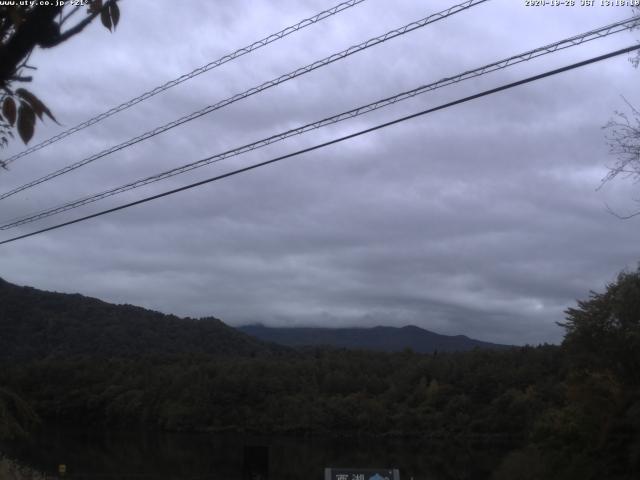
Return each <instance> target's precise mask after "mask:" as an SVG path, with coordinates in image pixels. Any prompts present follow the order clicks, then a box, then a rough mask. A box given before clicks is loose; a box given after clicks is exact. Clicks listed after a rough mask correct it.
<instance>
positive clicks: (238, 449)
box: [2, 429, 504, 480]
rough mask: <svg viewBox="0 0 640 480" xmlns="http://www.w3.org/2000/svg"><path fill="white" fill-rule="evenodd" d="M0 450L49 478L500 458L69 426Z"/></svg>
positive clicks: (403, 443) (486, 464)
mask: <svg viewBox="0 0 640 480" xmlns="http://www.w3.org/2000/svg"><path fill="white" fill-rule="evenodd" d="M2 450H3V451H4V452H5V453H6V454H7V455H9V456H10V457H12V458H14V459H17V460H19V461H20V462H21V463H23V464H25V465H29V466H31V467H33V468H35V469H37V470H40V471H41V472H44V473H46V474H49V475H54V474H55V473H56V472H57V467H58V465H59V464H65V465H66V468H67V474H66V475H65V478H69V479H73V480H80V479H87V480H90V479H95V480H115V479H127V480H133V479H139V480H146V479H158V480H169V479H171V480H196V479H198V480H204V479H207V480H236V479H237V480H241V479H243V468H244V469H246V468H247V462H251V461H254V462H255V457H256V454H257V457H259V462H260V461H263V462H265V461H266V462H268V469H269V479H270V480H289V479H291V480H294V479H295V480H302V479H305V480H306V479H309V480H316V479H317V480H322V479H323V472H324V468H325V467H355V468H392V467H393V468H399V469H400V473H401V477H400V478H401V479H402V480H410V479H411V478H413V479H414V480H427V479H428V480H450V479H484V478H490V472H491V471H492V470H493V469H495V468H496V466H497V465H498V464H499V462H500V460H501V457H503V455H504V454H503V453H501V452H500V449H496V448H494V449H487V448H486V447H482V448H481V447H479V446H477V445H476V446H474V445H473V443H469V442H462V443H461V442H455V441H451V442H442V441H438V442H429V443H425V442H420V441H415V440H411V441H409V440H398V439H385V438H372V439H366V438H360V439H345V438H306V437H291V436H286V437H284V436H283V437H258V436H247V435H238V434H233V435H226V434H225V435H221V434H170V433H163V432H127V433H125V432H98V431H92V430H88V431H87V430H85V431H81V430H69V429H50V430H46V431H43V432H40V433H39V434H38V435H37V436H36V438H35V439H34V440H33V441H31V442H30V443H28V444H16V443H13V444H11V445H3V446H2ZM502 450H503V451H504V449H502ZM260 459H261V460H260ZM266 459H268V460H266ZM263 466H264V465H263ZM254 468H256V467H254Z"/></svg>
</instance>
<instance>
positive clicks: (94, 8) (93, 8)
mask: <svg viewBox="0 0 640 480" xmlns="http://www.w3.org/2000/svg"><path fill="white" fill-rule="evenodd" d="M101 8H102V0H92V1H91V2H89V12H88V13H89V14H92V13H98V12H99V11H100V9H101Z"/></svg>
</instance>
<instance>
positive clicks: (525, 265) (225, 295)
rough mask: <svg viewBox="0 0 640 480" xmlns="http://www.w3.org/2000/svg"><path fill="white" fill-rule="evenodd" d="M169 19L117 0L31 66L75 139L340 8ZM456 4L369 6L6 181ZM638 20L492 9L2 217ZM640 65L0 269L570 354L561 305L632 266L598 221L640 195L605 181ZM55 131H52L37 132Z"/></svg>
mask: <svg viewBox="0 0 640 480" xmlns="http://www.w3.org/2000/svg"><path fill="white" fill-rule="evenodd" d="M165 3H166V5H165ZM175 5H176V4H175V3H174V2H143V1H136V2H126V4H124V3H123V6H122V11H123V16H122V21H121V24H120V25H119V27H118V31H117V32H116V33H115V34H113V35H110V34H109V33H108V32H106V31H105V30H104V29H103V28H101V27H100V26H99V25H94V26H92V27H91V29H90V31H88V32H87V33H86V34H84V33H83V35H82V36H81V37H78V38H77V39H76V40H73V42H69V44H68V45H64V46H61V47H59V48H57V49H54V50H51V51H47V52H43V53H38V54H36V55H35V56H34V60H33V61H34V63H36V64H37V65H38V66H39V71H38V72H37V76H36V81H35V82H34V85H33V89H34V91H37V92H38V93H40V94H41V96H42V97H43V98H45V99H46V101H47V103H48V104H49V106H50V107H51V108H52V110H53V111H54V112H56V114H57V116H58V118H60V119H61V120H62V121H63V122H64V124H65V126H71V125H74V124H75V123H77V122H80V121H82V120H84V119H86V118H87V117H89V116H91V115H94V114H96V113H99V112H101V111H103V110H104V109H106V108H108V107H110V106H113V105H115V104H117V103H119V102H121V101H123V100H126V99H128V98H130V97H131V95H133V94H137V93H141V92H143V91H145V90H147V89H149V88H152V87H154V86H156V85H158V84H160V83H162V82H164V81H167V80H170V79H171V78H175V77H177V76H179V75H181V74H183V73H185V72H187V71H189V70H191V69H193V68H194V67H196V66H199V65H202V64H204V63H207V62H208V61H210V60H212V59H214V58H216V57H218V56H220V55H223V54H225V53H227V52H229V51H231V50H233V49H234V48H237V47H239V46H242V45H245V44H248V43H250V42H252V41H254V40H256V39H257V38H260V37H261V36H264V35H266V34H268V33H271V32H273V31H275V30H277V29H278V28H282V27H284V26H286V25H289V24H292V23H295V22H296V21H297V20H299V19H301V18H303V17H305V16H309V15H311V14H313V13H315V12H317V11H320V10H321V9H323V8H328V7H329V6H331V2H320V1H318V2H304V4H301V3H300V2H293V1H281V2H261V1H255V2H246V3H243V2H233V3H232V2H222V3H219V2H216V3H213V2H188V3H187V2H185V3H184V4H181V7H180V8H179V9H177V8H176V7H175ZM447 6H448V4H447V2H436V6H433V4H432V3H428V4H427V3H426V2H425V3H423V2H400V3H398V2H396V3H394V4H393V5H391V4H390V3H388V2H383V1H380V0H368V1H367V2H365V3H364V4H363V5H362V6H359V7H357V8H354V9H351V10H349V11H347V12H344V13H343V14H341V15H340V16H337V17H335V18H332V19H330V20H328V21H325V22H323V23H322V24H319V25H316V26H314V27H311V28H309V29H306V30H304V31H302V32H300V33H298V34H296V35H294V36H291V37H289V38H287V39H286V40H283V41H282V42H279V43H276V44H274V45H272V46H270V47H267V48H265V49H263V50H261V51H258V52H255V53H253V54H251V55H248V56H246V57H243V58H241V59H239V60H238V61H236V62H232V63H230V64H227V65H225V66H223V67H221V68H219V69H216V70H214V71H213V72H209V73H207V74H205V75H202V76H200V77H197V78H195V79H193V80H191V81H189V82H187V83H185V84H182V85H180V86H179V87H176V88H174V89H171V90H169V91H168V92H165V93H163V94H161V95H159V96H158V97H155V98H154V99H152V100H150V101H148V102H145V103H143V104H140V105H139V106H138V107H136V108H134V109H131V110H128V111H126V112H123V113H121V114H119V115H117V116H114V117H112V118H110V119H108V120H106V121H105V122H103V123H101V124H100V125H99V126H95V127H92V128H90V129H87V130H85V131H83V132H82V133H81V134H78V135H74V136H72V137H69V138H68V139H66V140H64V141H62V142H59V143H57V144H56V145H54V146H51V147H50V148H47V149H43V150H41V151H39V152H37V153H35V154H33V155H31V156H30V157H27V158H25V159H22V160H21V161H18V162H15V164H14V165H13V166H12V169H11V171H10V172H8V173H5V174H3V175H2V177H1V178H0V183H1V184H2V187H3V190H6V189H8V188H10V187H12V186H15V185H20V184H21V183H24V182H25V181H28V180H30V179H32V178H34V177H35V176H40V175H43V174H45V173H48V172H49V171H51V170H53V169H55V168H60V167H61V166H64V165H66V164H68V163H70V162H73V161H77V160H79V159H81V158H83V157H85V156H87V155H90V154H91V153H93V152H95V151H98V150H101V149H104V148H107V147H109V146H111V145H113V144H116V143H119V142H122V141H124V140H127V139H129V138H130V137H132V136H135V135H138V134H140V133H143V132H145V131H146V130H148V129H151V128H154V127H156V126H158V125H161V124H163V123H166V122H168V121H171V120H173V119H175V118H177V117H179V116H181V115H184V114H187V113H190V112H191V111H194V110H197V109H199V108H202V107H203V106H205V105H208V104H213V103H215V102H217V101H219V100H221V99H224V98H226V97H228V96H230V95H233V94H235V93H238V92H241V91H243V90H244V89H246V88H249V87H252V86H255V85H257V84H259V83H261V82H263V81H266V80H269V79H271V78H274V77H276V76H278V75H280V74H283V73H286V72H288V71H291V70H293V69H295V68H297V67H299V66H301V65H303V64H305V63H309V62H311V61H312V60H315V59H318V58H322V57H324V56H326V55H329V54H331V53H333V52H335V51H338V50H341V49H344V48H346V47H348V46H350V45H354V44H357V43H359V42H361V41H363V40H365V39H367V38H369V37H371V36H374V35H377V34H380V33H382V32H384V31H386V30H389V29H390V28H394V27H397V26H400V25H402V24H404V23H408V22H410V21H412V20H416V19H418V18H421V17H424V16H426V15H427V14H429V13H432V12H433V11H435V10H437V9H443V8H445V7H447ZM628 15H630V11H627V10H626V9H602V8H598V7H596V8H594V9H585V8H575V9H553V8H551V7H550V8H546V9H541V8H539V9H527V8H525V7H524V6H522V5H521V4H520V2H511V1H500V0H495V1H493V2H488V3H487V4H486V5H483V6H480V7H477V8H474V9H472V10H471V11H469V12H465V13H461V14H459V15H457V16H455V17H454V18H451V19H450V20H447V21H444V22H439V23H437V24H434V25H432V26H430V27H427V28H424V29H421V30H419V31H417V32H413V33H411V34H409V35H407V36H405V37H403V38H399V39H396V40H393V41H390V42H387V43H386V44H384V45H380V46H378V47H376V48H373V49H370V50H368V51H366V52H362V53H360V54H358V55H354V56H353V57H351V58H349V59H347V60H344V61H341V62H338V63H336V64H334V65H331V66H329V67H327V68H323V69H320V70H318V71H316V72H313V73H311V74H309V75H306V76H304V77H301V78H299V79H296V80H294V81H291V82H288V83H286V84H283V85H281V86H279V87H276V88H274V89H271V90H269V91H267V92H264V93H263V94H260V95H256V96H254V97H251V98H248V99H246V100H243V101H241V102H238V103H236V104H234V105H232V106H230V107H228V108H225V109H223V110H221V111H218V112H214V113H212V114H210V115H207V116H205V117H203V118H201V119H198V120H196V121H194V122H191V123H189V124H188V125H184V126H181V127H178V128H176V129H175V130H172V131H171V132H168V133H166V134H164V135H161V136H158V137H155V138H154V139H153V140H151V141H147V142H143V143H141V144H139V145H136V146H135V147H132V148H130V149H126V150H124V151H122V152H118V153H116V154H114V155H111V156H109V157H107V158H104V159H101V160H99V161H97V162H95V163H94V164H92V165H91V166H88V167H86V168H83V169H80V170H78V171H75V172H73V173H71V174H69V175H65V176H63V177H61V178H58V179H56V180H54V181H52V182H49V183H48V184H46V185H42V188H37V189H33V190H32V191H29V192H24V194H22V195H17V196H16V197H13V198H11V199H8V200H6V201H4V202H3V205H2V207H4V208H3V210H2V215H3V218H10V217H14V216H17V215H21V214H26V213H29V212H31V211H33V210H38V209H40V208H45V207H46V206H48V205H50V204H57V203H60V202H65V201H68V200H71V199H74V198H76V197H77V196H80V195H85V194H90V193H94V192H96V191H100V190H104V189H106V188H109V187H113V186H117V185H119V184H121V183H124V182H126V181H130V180H132V179H135V178H139V177H141V176H144V175H148V174H153V173H156V172H158V171H160V170H164V169H168V168H171V167H173V166H176V165H180V164H182V163H186V162H189V161H194V160H197V159H198V158H201V157H203V156H206V155H211V154H215V153H217V152H220V151H222V150H225V149H228V148H232V147H235V146H238V145H242V144H244V143H247V142H250V141H254V140H257V139H259V138H262V137H264V136H267V135H270V134H273V133H276V132H278V131H282V130H286V129H288V128H292V127H295V126H297V125H300V124H303V123H307V122H310V121H314V120H317V119H320V118H323V117H326V116H328V115H333V114H336V113H338V112H340V111H343V110H347V109H350V108H353V107H355V106H358V105H360V104H363V103H367V102H370V101H373V100H376V99H378V98H381V97H384V96H388V95H390V94H394V93H397V92H399V91H402V90H406V89H409V88H413V87H415V86H418V85H420V84H425V83H429V82H432V81H435V80H437V79H439V78H442V77H444V76H448V75H452V74H455V73H458V72H460V71H463V70H467V69H470V68H475V67H478V66H481V65H483V64H485V63H489V62H491V61H495V60H498V59H500V58H504V57H507V56H509V55H513V54H515V53H519V52H521V51H524V50H527V49H531V48H535V47H538V46H540V45H542V44H547V43H550V42H552V41H556V40H559V39H561V38H565V37H569V36H571V35H574V34H576V33H579V32H582V31H585V30H588V29H591V28H594V27H597V26H600V25H603V24H605V23H611V22H613V21H615V20H618V19H620V18H623V17H625V16H628ZM159 26H161V27H159ZM633 40H634V36H633V35H630V34H624V35H618V36H616V37H613V38H609V39H605V40H603V41H599V42H593V43H590V44H585V45H583V46H581V47H577V48H576V49H570V50H566V51H563V52H559V53H558V54H556V55H554V56H553V57H544V58H542V59H539V60H537V61H535V62H531V63H527V64H524V65H520V66H517V67H514V68H513V69H511V70H505V71H502V72H496V73H493V74H491V75H487V76H486V77H482V78H478V79H474V80H471V81H468V82H465V83H463V84H460V85H456V86H453V87H451V88H447V89H442V90H438V91H436V92H432V93H430V94H427V95H423V96H420V97H418V98H416V99H413V100H411V101H409V102H406V104H399V105H396V106H394V107H391V108H389V109H386V110H383V111H380V112H376V113H372V114H369V115H367V116H365V117H362V118H360V119H357V120H353V121H350V122H345V123H343V124H339V125H336V126H333V127H329V128H327V129H326V130H321V131H318V132H316V133H314V134H312V135H307V136H304V137H296V138H292V139H289V140H287V141H286V142H284V143H282V144H278V145H274V146H271V147H268V148H267V149H264V150H261V151H256V152H252V153H250V154H248V155H246V156H243V157H238V158H236V159H233V160H228V161H225V162H223V163H221V164H219V165H215V166H210V167H206V168H203V169H200V170H196V171H194V172H191V173H189V174H187V175H185V176H184V177H177V178H173V179H171V180H168V181H165V182H162V183H160V184H157V185H153V186H150V187H145V188H144V189H141V190H140V191H139V192H132V193H128V194H126V195H124V196H121V197H118V198H113V199H110V200H107V201H104V202H101V203H99V204H94V205H92V206H89V207H86V208H85V209H82V210H81V211H77V212H73V213H69V214H64V215H61V216H58V217H53V218H51V219H49V220H47V221H45V222H43V223H42V226H44V225H48V224H53V223H55V222H56V221H59V220H62V219H71V218H74V217H75V216H76V215H78V214H79V213H90V212H93V211H97V210H99V209H101V208H105V207H107V206H114V205H118V204H119V203H121V202H124V201H125V200H133V199H136V198H139V197H140V196H142V195H143V194H149V193H155V192H160V191H163V190H165V189H168V188H170V187H171V186H178V185H182V184H185V183H187V182H189V181H195V180H197V179H201V178H205V177H206V176H211V175H214V174H217V173H221V172H225V171H228V170H231V169H233V168H237V167H239V166H243V165H248V164H249V163H251V162H255V161H260V160H265V159H268V158H271V157H273V156H277V155H280V154H283V153H287V152H290V151H293V150H295V149H299V148H304V147H307V146H310V145H314V144H316V143H319V142H321V141H325V140H328V139H330V138H333V137H335V136H340V135H344V134H347V133H350V132H354V131H356V130H359V129H361V128H366V127H368V126H371V125H374V124H376V123H380V122H383V121H386V120H389V119H390V118H395V117H397V116H400V115H403V114H407V113H412V112H414V111H417V110H420V109H424V108H427V107H432V106H435V105H438V104H440V103H443V102H446V101H450V100H453V99H456V98H459V97H460V96H464V95H469V94H472V93H475V92H477V91H480V90H482V89H486V88H491V87H493V86H496V85H498V84H501V83H506V82H510V81H514V80H516V79H519V78H523V77H525V76H527V75H531V74H534V73H538V72H540V71H544V70H549V69H552V68H557V67H558V66H561V65H564V64H566V63H570V62H574V61H578V60H582V59H584V58H587V57H590V56H593V55H596V54H600V53H603V52H606V51H609V50H613V49H615V48H619V46H620V45H621V44H627V43H631V42H632V41H633ZM61 65H64V68H61V67H60V66H61ZM637 75H638V72H637V71H636V70H634V69H633V68H632V67H631V66H630V65H629V64H628V63H627V62H626V60H625V59H623V58H619V59H615V60H612V61H608V62H606V63H603V64H600V65H597V66H592V67H587V68H585V69H583V70H580V71H576V72H570V73H567V74H565V75H563V76H560V77H555V78H550V79H546V80H544V81H541V82H538V83H535V84H532V85H528V86H524V87H521V88H519V89H517V90H512V91H509V92H503V93H501V94H498V95H495V96H491V97H488V98H485V99H480V100H478V101H475V102H473V103H468V104H465V105H461V106H458V107H455V108H452V109H448V110H445V111H442V112H438V113H435V114H433V115H429V116H427V117H424V118H421V119H418V120H414V121H412V122H408V123H404V124H402V125H398V126H395V127H392V128H390V129H388V130H384V131H380V132H377V133H375V134H371V135H368V136H365V137H360V138H358V139H354V140H352V141H350V142H348V143H343V144H340V145H337V146H333V147H329V148H327V149H323V150H320V151H316V152H313V153H310V154H307V155H305V156H303V157H297V158H295V159H290V160H287V161H285V162H283V163H281V164H277V165H273V166H270V167H267V168H265V169H260V170H257V171H253V172H249V173H246V174H242V175H240V176H237V177H233V178H230V179H227V180H225V181H222V182H218V183H216V184H213V185H208V186H205V187H202V188H200V189H197V190H192V191H189V192H184V193H181V194H178V195H176V196H174V197H169V198H165V199H162V200H158V201H157V202H154V203H151V204H147V205H145V206H141V207H136V208H132V209H129V210H127V211H124V212H119V213H116V214H114V215H112V216H106V217H102V218H100V219H98V220H92V221H89V222H87V223H84V224H81V225H76V226H73V227H70V228H68V229H63V230H59V231H55V232H52V233H49V234H45V235H42V236H39V237H35V238H32V239H29V240H26V241H23V242H18V243H14V244H11V245H7V246H4V247H2V248H3V250H2V252H1V253H0V254H1V255H2V262H3V268H2V272H1V275H2V276H3V277H5V278H6V279H7V280H10V281H14V282H17V283H22V284H29V285H33V286H36V287H39V288H47V289H56V290H59V291H66V292H75V291H79V292H82V293H84V294H87V295H93V296H98V297H100V298H103V299H105V300H108V301H115V302H127V303H133V304H138V305H143V306H145V307H149V308H154V309H159V310H162V311H165V312H172V313H176V314H179V315H190V316H204V315H215V316H218V317H220V318H222V319H224V320H225V321H227V322H229V323H231V324H236V325H237V324H242V323H249V322H265V323H269V324H273V325H283V324H286V325H329V326H340V325H377V324H389V325H405V324H416V325H419V326H422V327H425V328H429V329H433V330H435V331H438V332H442V333H447V334H460V333H463V334H466V335H469V336H472V337H477V338H481V339H483V340H489V341H498V342H512V343H527V342H528V343H537V342H542V341H556V342H557V341H559V340H560V338H561V330H560V329H559V328H558V327H557V326H556V324H555V322H556V321H560V320H562V317H563V313H562V312H563V310H564V309H565V308H567V307H568V306H571V305H573V304H574V302H575V300H576V299H577V298H584V297H585V296H586V295H587V294H588V290H590V289H596V290H598V289H602V288H603V286H604V284H605V283H606V282H608V281H611V280H612V279H613V278H614V277H615V274H616V272H617V271H619V270H620V269H622V268H625V267H630V268H632V267H634V265H635V263H636V261H637V260H638V252H637V245H638V244H639V243H640V242H639V240H640V238H639V237H640V234H639V233H638V229H637V222H634V221H629V222H622V221H619V220H617V219H616V218H615V217H613V216H611V215H609V214H608V213H606V211H605V203H609V204H612V205H615V206H621V207H623V208H625V207H633V206H634V204H633V202H632V200H631V198H632V195H633V192H634V190H635V191H636V192H637V190H636V187H635V186H633V185H630V184H628V183H624V182H616V183H615V184H610V185H607V186H606V187H605V188H603V189H602V190H599V191H596V187H597V186H598V185H599V182H600V179H601V178H602V177H603V176H604V174H606V169H605V168H604V165H605V163H607V162H608V161H609V163H610V160H611V159H610V157H608V156H607V149H606V145H605V142H604V138H603V132H602V130H601V126H602V125H603V124H604V123H606V121H607V119H608V118H609V117H610V116H611V114H612V112H613V110H615V109H617V108H621V107H622V105H623V103H622V100H621V98H620V96H621V95H625V96H626V97H627V98H628V99H629V100H630V101H632V102H635V103H636V104H637V103H639V102H640V97H638V96H637V93H636V92H634V90H633V88H632V86H633V85H635V84H636V83H637ZM634 95H635V97H634ZM57 131H59V130H58V128H57V127H55V126H53V125H50V126H47V127H42V128H40V130H38V132H37V135H38V139H36V141H39V140H41V139H44V138H47V136H49V135H53V134H55V133H56V132H57ZM12 149H13V150H12V151H19V146H18V145H17V144H16V145H14V146H12ZM36 225H38V226H40V224H33V225H32V227H33V228H35V226H36ZM32 227H28V228H27V227H23V229H20V230H19V231H21V232H27V231H30V230H31V228H32ZM10 233H13V232H5V235H6V236H8V235H9V234H10ZM6 236H5V237H4V238H6Z"/></svg>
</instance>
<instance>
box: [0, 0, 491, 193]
mask: <svg viewBox="0 0 640 480" xmlns="http://www.w3.org/2000/svg"><path fill="white" fill-rule="evenodd" d="M487 1H489V0H467V1H465V2H463V3H460V4H458V5H454V6H452V7H449V8H447V9H446V10H443V11H441V12H438V13H434V14H433V15H429V16H428V17H425V18H423V19H421V20H418V21H416V22H411V23H409V24H407V25H405V26H403V27H400V28H396V29H394V30H391V31H389V32H387V33H385V34H383V35H380V36H378V37H374V38H370V39H369V40H367V41H365V42H362V43H360V44H358V45H354V46H352V47H349V48H347V49H346V50H343V51H341V52H339V53H334V54H333V55H330V56H328V57H326V58H324V59H322V60H317V61H315V62H313V63H310V64H309V65H306V66H304V67H300V68H298V69H296V70H294V71H292V72H290V73H287V74H285V75H281V76H279V77H277V78H275V79H273V80H269V81H268V82H264V83H262V84H261V85H258V86H257V87H253V88H250V89H249V90H246V91H244V92H242V93H238V94H236V95H233V96H232V97H229V98H226V99H224V100H221V101H220V102H218V103H215V104H213V105H209V106H208V107H205V108H203V109H201V110H198V111H196V112H193V113H191V114H189V115H186V116H184V117H181V118H179V119H177V120H174V121H172V122H169V123H167V124H165V125H162V126H160V127H157V128H155V129H154V130H150V131H148V132H146V133H143V134H142V135H139V136H137V137H135V138H132V139H130V140H127V141H126V142H124V143H121V144H119V145H115V146H113V147H110V148H108V149H106V150H103V151H102V152H100V153H97V154H95V155H92V156H90V157H87V158H85V159H84V160H80V161H78V162H76V163H73V164H71V165H68V166H66V167H64V168H61V169H59V170H56V171H55V172H52V173H49V174H48V175H45V176H44V177H41V178H39V179H37V180H33V181H31V182H29V183H26V184H24V185H22V186H20V187H17V188H14V189H13V190H11V191H9V192H6V193H4V194H2V195H0V200H3V199H5V198H7V197H10V196H12V195H15V194H16V193H18V192H21V191H23V190H26V189H28V188H31V187H34V186H36V185H39V184H41V183H43V182H46V181H48V180H51V179H53V178H56V177H58V176H60V175H63V174H65V173H68V172H70V171H72V170H75V169H77V168H80V167H82V166H84V165H87V164H88V163H91V162H94V161H96V160H98V159H99V158H102V157H105V156H107V155H109V154H111V153H114V152H117V151H119V150H122V149H124V148H127V147H130V146H132V145H135V144H136V143H139V142H142V141H143V140H147V139H149V138H151V137H155V136H156V135H159V134H161V133H164V132H166V131H167V130H171V129H172V128H175V127H177V126H179V125H182V124H183V123H186V122H190V121H191V120H195V119H196V118H199V117H202V116H203V115H206V114H208V113H211V112H213V111H215V110H219V109H221V108H223V107H226V106H228V105H230V104H232V103H234V102H237V101H238V100H242V99H245V98H247V97H250V96H251V95H255V94H256V93H260V92H262V91H264V90H267V89H269V88H271V87H275V86H276V85H279V84H281V83H284V82H287V81H289V80H292V79H294V78H296V77H299V76H301V75H304V74H306V73H309V72H311V71H313V70H316V69H318V68H320V67H324V66H326V65H329V64H330V63H333V62H336V61H338V60H342V59H343V58H346V57H348V56H351V55H353V54H354V53H358V52H361V51H363V50H366V49H368V48H371V47H373V46H375V45H378V44H380V43H383V42H386V41H387V40H391V39H392V38H396V37H399V36H401V35H405V34H407V33H409V32H412V31H414V30H417V29H418V28H422V27H425V26H427V25H429V24H431V23H434V22H437V21H439V20H443V19H445V18H448V17H450V16H452V15H454V14H456V13H460V12H462V11H464V10H467V9H469V8H471V7H474V6H476V5H479V4H481V3H484V2H487Z"/></svg>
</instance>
